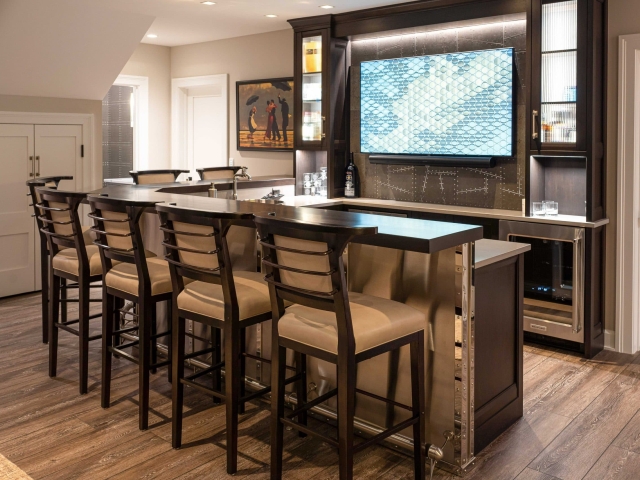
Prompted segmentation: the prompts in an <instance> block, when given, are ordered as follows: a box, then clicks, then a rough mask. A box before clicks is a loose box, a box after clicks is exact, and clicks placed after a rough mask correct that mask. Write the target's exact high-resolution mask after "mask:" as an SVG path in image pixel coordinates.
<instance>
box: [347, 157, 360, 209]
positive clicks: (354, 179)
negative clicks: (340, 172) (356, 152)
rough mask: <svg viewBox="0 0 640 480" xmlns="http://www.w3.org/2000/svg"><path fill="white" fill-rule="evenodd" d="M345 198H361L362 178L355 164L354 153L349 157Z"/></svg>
mask: <svg viewBox="0 0 640 480" xmlns="http://www.w3.org/2000/svg"><path fill="white" fill-rule="evenodd" d="M344 196H345V197H348V198H357V197H359V196H360V177H359V176H358V167H356V165H355V163H353V152H351V154H350V156H349V165H347V168H346V169H345V172H344Z"/></svg>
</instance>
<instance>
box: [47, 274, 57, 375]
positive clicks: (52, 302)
mask: <svg viewBox="0 0 640 480" xmlns="http://www.w3.org/2000/svg"><path fill="white" fill-rule="evenodd" d="M59 309H60V277H58V276H56V275H54V274H53V269H50V271H49V315H48V317H49V319H48V321H49V376H50V377H55V376H56V370H57V366H58V327H56V323H58V314H59Z"/></svg>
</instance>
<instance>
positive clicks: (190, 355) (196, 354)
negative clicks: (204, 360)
mask: <svg viewBox="0 0 640 480" xmlns="http://www.w3.org/2000/svg"><path fill="white" fill-rule="evenodd" d="M213 351H214V349H213V348H203V349H202V350H198V351H197V352H191V353H187V354H186V355H185V356H184V359H185V360H187V359H189V358H195V357H199V356H200V355H206V354H208V353H213Z"/></svg>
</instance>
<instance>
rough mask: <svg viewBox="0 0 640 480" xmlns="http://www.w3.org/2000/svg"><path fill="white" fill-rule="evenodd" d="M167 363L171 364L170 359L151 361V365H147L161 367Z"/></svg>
mask: <svg viewBox="0 0 640 480" xmlns="http://www.w3.org/2000/svg"><path fill="white" fill-rule="evenodd" d="M167 365H171V360H164V361H162V362H158V363H152V364H151V365H149V368H162V367H166V366H167Z"/></svg>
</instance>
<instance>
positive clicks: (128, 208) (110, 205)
mask: <svg viewBox="0 0 640 480" xmlns="http://www.w3.org/2000/svg"><path fill="white" fill-rule="evenodd" d="M87 198H88V200H89V204H90V205H91V213H89V217H90V218H92V219H93V223H94V225H93V227H92V230H93V232H94V234H95V235H96V238H97V240H96V241H95V242H94V243H95V244H96V245H97V246H98V247H99V248H100V259H101V261H102V272H103V275H106V274H107V273H108V272H109V270H111V269H112V268H113V262H112V261H113V260H116V261H118V262H124V263H131V264H135V265H136V268H137V270H138V277H139V278H140V279H142V281H141V282H139V285H140V287H141V288H145V291H148V292H150V291H151V286H150V279H149V271H148V268H147V260H146V256H145V250H144V243H143V241H142V229H141V226H140V219H141V218H142V214H143V213H144V212H145V211H146V210H147V209H151V210H152V209H153V208H154V207H155V205H156V204H155V202H147V201H135V200H123V199H118V198H109V197H107V196H104V195H89V196H88V197H87ZM152 211H153V210H152Z"/></svg>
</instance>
